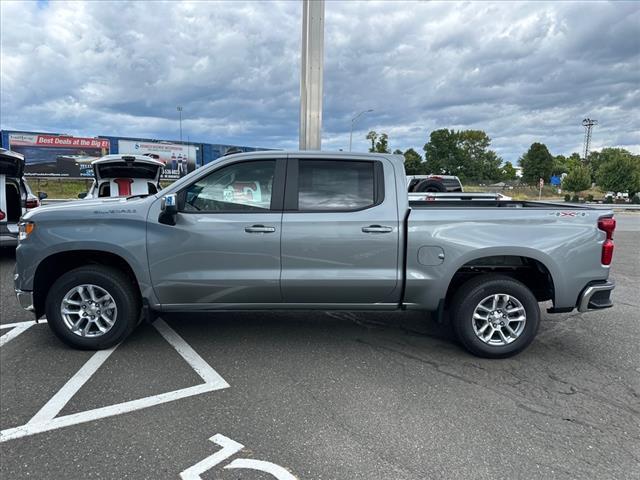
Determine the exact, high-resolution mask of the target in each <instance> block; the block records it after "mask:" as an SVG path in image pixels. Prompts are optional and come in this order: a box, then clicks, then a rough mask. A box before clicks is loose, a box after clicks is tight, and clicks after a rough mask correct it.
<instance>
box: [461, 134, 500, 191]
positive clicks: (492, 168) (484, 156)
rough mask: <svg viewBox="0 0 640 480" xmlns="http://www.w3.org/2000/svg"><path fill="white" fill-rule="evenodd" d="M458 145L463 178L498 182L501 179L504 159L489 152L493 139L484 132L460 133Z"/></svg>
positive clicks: (491, 151)
mask: <svg viewBox="0 0 640 480" xmlns="http://www.w3.org/2000/svg"><path fill="white" fill-rule="evenodd" d="M458 145H459V148H460V152H461V159H462V166H463V167H462V176H463V177H464V178H465V179H476V180H488V181H498V180H500V179H501V176H502V173H501V171H500V164H501V163H502V159H501V158H500V157H498V155H497V154H496V153H495V152H494V151H493V150H489V146H490V145H491V138H489V136H488V135H487V134H486V133H485V132H484V131H482V130H462V131H459V132H458Z"/></svg>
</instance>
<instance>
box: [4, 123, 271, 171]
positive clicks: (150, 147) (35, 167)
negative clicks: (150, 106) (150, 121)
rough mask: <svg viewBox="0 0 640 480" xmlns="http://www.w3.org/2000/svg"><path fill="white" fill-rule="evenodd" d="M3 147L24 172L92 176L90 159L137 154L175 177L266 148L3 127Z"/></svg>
mask: <svg viewBox="0 0 640 480" xmlns="http://www.w3.org/2000/svg"><path fill="white" fill-rule="evenodd" d="M0 137H1V139H2V147H3V148H7V149H9V150H14V151H17V152H19V153H22V154H23V155H24V156H25V175H26V176H32V177H67V178H82V177H92V176H93V171H92V169H91V162H92V161H93V160H96V159H97V158H100V157H101V156H103V155H107V154H109V153H115V154H118V153H123V154H126V153H136V154H140V155H148V156H150V157H152V158H156V159H158V160H160V161H162V162H163V163H164V164H165V173H164V176H163V177H164V178H165V179H171V180H175V179H178V178H180V177H182V176H184V175H186V174H187V173H189V172H192V171H193V170H195V169H196V168H198V167H200V166H202V165H206V164H207V163H210V162H213V161H215V160H216V159H218V158H220V157H221V156H223V155H224V154H225V153H227V152H228V151H229V150H231V149H234V150H240V151H242V152H254V151H256V150H267V149H265V148H259V147H249V146H243V145H226V144H211V143H194V142H179V141H173V140H172V141H168V140H159V139H152V138H136V137H113V136H96V137H74V136H70V135H64V134H57V133H42V132H21V131H12V130H2V131H1V132H0Z"/></svg>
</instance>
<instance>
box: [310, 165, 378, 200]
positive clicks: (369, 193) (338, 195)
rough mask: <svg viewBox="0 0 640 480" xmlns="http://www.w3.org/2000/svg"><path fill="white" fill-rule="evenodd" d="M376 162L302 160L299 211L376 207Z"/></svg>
mask: <svg viewBox="0 0 640 480" xmlns="http://www.w3.org/2000/svg"><path fill="white" fill-rule="evenodd" d="M374 183H375V182H374V165H373V162H360V161H341V160H300V162H299V166H298V209H299V210H302V211H323V210H338V211H344V210H360V209H363V208H366V207H370V206H372V205H374V203H375V198H374Z"/></svg>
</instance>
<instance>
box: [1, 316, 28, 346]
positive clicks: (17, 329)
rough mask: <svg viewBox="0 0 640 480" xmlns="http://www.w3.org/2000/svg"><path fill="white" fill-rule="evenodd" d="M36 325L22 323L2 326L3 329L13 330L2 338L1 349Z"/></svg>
mask: <svg viewBox="0 0 640 480" xmlns="http://www.w3.org/2000/svg"><path fill="white" fill-rule="evenodd" d="M35 323H36V322H20V323H10V324H9V325H2V329H5V328H11V330H9V331H8V332H7V333H5V334H4V335H2V336H1V337H0V347H1V346H2V345H4V344H5V343H7V342H9V341H11V340H13V339H14V338H16V337H17V336H18V335H20V334H21V333H22V332H24V331H25V330H27V329H29V328H30V327H32V326H33V325H35Z"/></svg>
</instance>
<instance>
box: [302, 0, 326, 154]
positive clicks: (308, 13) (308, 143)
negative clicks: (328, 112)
mask: <svg viewBox="0 0 640 480" xmlns="http://www.w3.org/2000/svg"><path fill="white" fill-rule="evenodd" d="M300 69H301V72H300V150H320V142H321V138H322V137H321V135H322V77H323V71H324V0H302V55H301V59H300Z"/></svg>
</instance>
